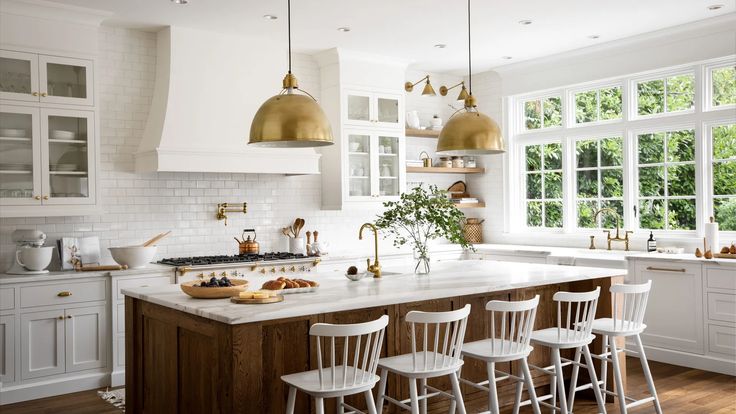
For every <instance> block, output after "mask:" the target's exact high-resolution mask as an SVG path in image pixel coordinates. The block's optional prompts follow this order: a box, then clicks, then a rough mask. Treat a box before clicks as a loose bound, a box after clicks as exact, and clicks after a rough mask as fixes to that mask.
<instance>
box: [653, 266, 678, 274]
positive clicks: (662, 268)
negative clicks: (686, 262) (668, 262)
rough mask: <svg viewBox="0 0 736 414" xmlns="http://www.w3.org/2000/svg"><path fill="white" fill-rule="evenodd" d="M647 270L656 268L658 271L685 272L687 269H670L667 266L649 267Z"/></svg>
mask: <svg viewBox="0 0 736 414" xmlns="http://www.w3.org/2000/svg"><path fill="white" fill-rule="evenodd" d="M647 270H654V271H656V272H681V273H685V269H668V268H666V267H651V266H649V267H647Z"/></svg>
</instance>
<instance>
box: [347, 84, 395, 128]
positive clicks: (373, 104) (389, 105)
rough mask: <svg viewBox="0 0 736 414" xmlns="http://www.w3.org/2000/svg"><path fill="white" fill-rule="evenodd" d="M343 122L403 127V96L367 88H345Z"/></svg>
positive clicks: (380, 126)
mask: <svg viewBox="0 0 736 414" xmlns="http://www.w3.org/2000/svg"><path fill="white" fill-rule="evenodd" d="M344 100H345V101H344V104H343V105H342V107H343V111H344V112H343V115H342V118H343V124H344V125H346V126H358V127H378V128H385V129H398V130H401V129H403V127H404V112H403V110H402V107H403V96H402V95H401V94H392V93H385V92H371V91H367V90H354V89H353V90H351V89H347V90H345V97H344Z"/></svg>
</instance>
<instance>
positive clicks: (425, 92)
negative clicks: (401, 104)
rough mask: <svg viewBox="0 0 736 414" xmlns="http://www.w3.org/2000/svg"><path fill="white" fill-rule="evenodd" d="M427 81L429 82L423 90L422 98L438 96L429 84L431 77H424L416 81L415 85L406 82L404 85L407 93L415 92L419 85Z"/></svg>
mask: <svg viewBox="0 0 736 414" xmlns="http://www.w3.org/2000/svg"><path fill="white" fill-rule="evenodd" d="M425 79H426V81H427V84H426V85H424V89H422V96H435V95H437V93H435V91H434V88H433V87H432V84H431V83H429V75H427V76H425V77H423V78H422V79H419V80H418V81H416V82H414V83H411V82H406V83H405V84H404V90H405V91H407V92H411V91H413V90H414V87H415V86H417V85H418V84H420V83H422V82H424V80H425Z"/></svg>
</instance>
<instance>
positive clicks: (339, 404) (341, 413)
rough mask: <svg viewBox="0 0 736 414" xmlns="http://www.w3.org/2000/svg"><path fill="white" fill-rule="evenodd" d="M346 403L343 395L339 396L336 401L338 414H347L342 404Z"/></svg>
mask: <svg viewBox="0 0 736 414" xmlns="http://www.w3.org/2000/svg"><path fill="white" fill-rule="evenodd" d="M344 402H345V397H343V396H342V395H340V396H338V397H337V398H336V399H335V405H336V408H337V414H345V407H343V406H342V403H344Z"/></svg>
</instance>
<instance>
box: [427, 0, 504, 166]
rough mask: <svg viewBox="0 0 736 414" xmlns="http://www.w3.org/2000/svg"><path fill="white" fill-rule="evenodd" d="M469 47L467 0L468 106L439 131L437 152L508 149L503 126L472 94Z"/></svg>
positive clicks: (485, 152) (449, 153)
mask: <svg viewBox="0 0 736 414" xmlns="http://www.w3.org/2000/svg"><path fill="white" fill-rule="evenodd" d="M471 65H472V58H471V47H470V0H468V91H469V93H468V97H467V98H465V108H464V110H463V109H461V110H460V111H458V112H456V113H455V114H454V115H453V116H451V117H450V119H449V120H448V121H447V124H445V127H444V128H442V131H440V137H439V139H438V140H437V153H438V154H445V155H478V154H500V153H503V152H506V150H505V149H504V144H503V137H502V136H501V128H499V127H498V124H497V123H496V122H495V121H494V120H493V119H491V118H490V117H489V116H487V115H484V114H482V113H480V112H479V111H478V108H477V104H476V100H475V97H474V96H473V72H472V66H471Z"/></svg>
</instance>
